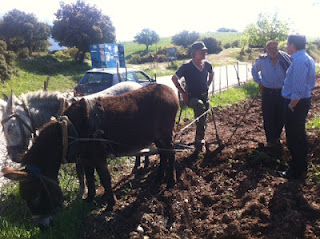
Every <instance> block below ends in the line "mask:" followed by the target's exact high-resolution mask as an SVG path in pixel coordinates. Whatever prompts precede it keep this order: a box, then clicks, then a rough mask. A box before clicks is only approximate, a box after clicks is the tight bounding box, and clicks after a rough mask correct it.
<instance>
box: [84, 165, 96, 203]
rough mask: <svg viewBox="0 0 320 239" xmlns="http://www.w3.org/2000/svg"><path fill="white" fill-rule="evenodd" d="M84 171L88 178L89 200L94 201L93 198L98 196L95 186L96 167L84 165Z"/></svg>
mask: <svg viewBox="0 0 320 239" xmlns="http://www.w3.org/2000/svg"><path fill="white" fill-rule="evenodd" d="M83 167H84V173H85V175H86V179H87V187H88V197H87V201H88V202H92V201H93V198H94V197H95V196H96V187H95V179H94V167H93V166H90V165H83Z"/></svg>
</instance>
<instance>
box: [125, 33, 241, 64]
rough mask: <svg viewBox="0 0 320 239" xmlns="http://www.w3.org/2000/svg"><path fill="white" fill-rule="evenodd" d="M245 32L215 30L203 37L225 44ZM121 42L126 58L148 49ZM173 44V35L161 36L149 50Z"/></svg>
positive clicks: (238, 38) (131, 42)
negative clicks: (212, 38)
mask: <svg viewBox="0 0 320 239" xmlns="http://www.w3.org/2000/svg"><path fill="white" fill-rule="evenodd" d="M242 35H243V33H241V32H215V33H206V34H201V35H200V38H202V37H214V38H215V39H217V40H218V41H221V45H222V46H223V45H224V44H225V43H232V42H234V41H236V40H240V39H241V37H242ZM119 43H120V44H124V49H125V55H126V59H129V58H131V56H132V55H133V54H141V55H144V54H145V51H146V46H145V45H143V44H141V45H140V44H138V43H135V42H133V41H127V42H119ZM166 46H173V43H172V38H171V37H163V38H160V40H159V42H158V43H156V44H153V45H151V46H149V51H151V52H153V51H157V50H158V49H159V48H160V47H162V48H163V47H166Z"/></svg>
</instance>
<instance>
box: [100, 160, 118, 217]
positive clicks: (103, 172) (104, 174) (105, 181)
mask: <svg viewBox="0 0 320 239" xmlns="http://www.w3.org/2000/svg"><path fill="white" fill-rule="evenodd" d="M96 169H97V173H98V175H99V178H100V182H101V184H102V186H103V187H104V190H105V193H104V195H105V197H106V198H107V201H108V207H107V210H108V211H112V210H113V207H114V205H116V202H117V199H116V196H115V195H114V193H113V190H112V186H111V176H110V173H109V169H108V165H107V164H106V162H105V160H104V159H102V160H101V162H100V163H99V164H98V165H97V168H96Z"/></svg>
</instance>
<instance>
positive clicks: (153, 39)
mask: <svg viewBox="0 0 320 239" xmlns="http://www.w3.org/2000/svg"><path fill="white" fill-rule="evenodd" d="M159 40H160V37H159V35H158V34H157V33H156V32H155V31H153V30H151V29H148V28H145V29H143V30H142V31H141V32H139V33H137V34H136V35H135V37H134V42H137V43H138V44H144V45H146V47H147V48H146V51H149V46H151V45H152V44H155V43H157V42H159Z"/></svg>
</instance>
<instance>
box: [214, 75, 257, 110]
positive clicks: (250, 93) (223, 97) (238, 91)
mask: <svg viewBox="0 0 320 239" xmlns="http://www.w3.org/2000/svg"><path fill="white" fill-rule="evenodd" d="M258 92H259V89H258V87H257V84H256V83H254V82H253V81H250V82H249V83H248V84H245V85H241V86H239V87H237V88H231V89H228V90H226V91H224V92H222V93H221V94H217V95H215V96H213V97H211V98H210V105H211V106H214V107H216V106H228V105H231V104H235V103H239V102H241V101H244V100H245V99H247V98H250V97H254V96H256V95H257V94H258Z"/></svg>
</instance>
